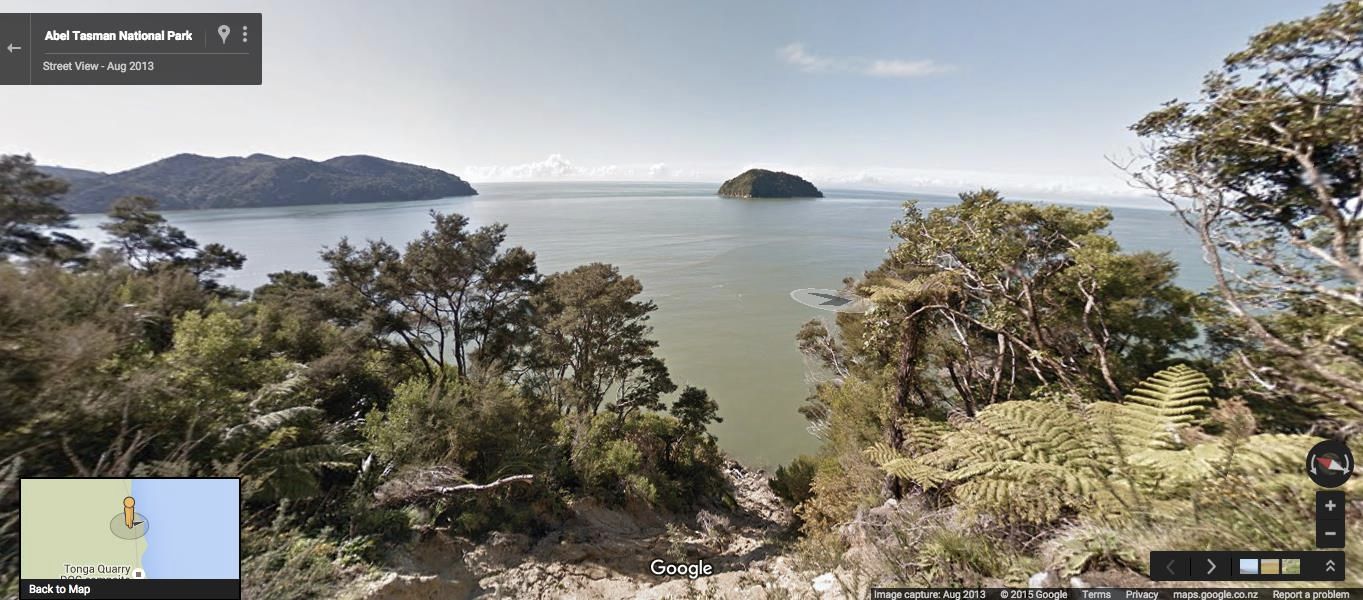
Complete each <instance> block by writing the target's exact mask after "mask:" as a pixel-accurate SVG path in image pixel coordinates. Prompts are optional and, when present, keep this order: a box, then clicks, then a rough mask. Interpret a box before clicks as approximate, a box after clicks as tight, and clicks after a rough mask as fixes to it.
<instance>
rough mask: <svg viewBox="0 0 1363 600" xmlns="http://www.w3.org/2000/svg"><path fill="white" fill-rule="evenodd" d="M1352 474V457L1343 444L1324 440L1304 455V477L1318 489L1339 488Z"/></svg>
mask: <svg viewBox="0 0 1363 600" xmlns="http://www.w3.org/2000/svg"><path fill="white" fill-rule="evenodd" d="M1353 473H1354V455H1353V453H1352V452H1349V447H1348V446H1345V445H1344V442H1338V441H1335V440H1325V441H1323V442H1321V443H1319V444H1316V445H1315V446H1312V447H1311V451H1310V452H1308V453H1306V475H1307V476H1308V477H1310V478H1311V481H1314V482H1316V485H1318V486H1320V487H1327V488H1333V487H1339V486H1341V485H1344V482H1346V481H1348V480H1349V476H1351V475H1353Z"/></svg>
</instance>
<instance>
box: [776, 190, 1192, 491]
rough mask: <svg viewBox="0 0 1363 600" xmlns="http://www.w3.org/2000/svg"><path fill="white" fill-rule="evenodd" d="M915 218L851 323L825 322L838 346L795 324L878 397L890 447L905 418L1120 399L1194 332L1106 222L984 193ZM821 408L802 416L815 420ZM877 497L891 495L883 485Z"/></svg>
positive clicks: (1153, 259)
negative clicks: (1050, 397)
mask: <svg viewBox="0 0 1363 600" xmlns="http://www.w3.org/2000/svg"><path fill="white" fill-rule="evenodd" d="M960 198H961V201H960V203H959V204H957V205H954V206H949V207H945V208H939V209H935V210H933V211H931V212H928V213H923V212H922V211H920V210H919V209H918V208H917V206H916V205H915V204H914V203H909V204H908V205H907V206H906V208H905V213H904V217H903V218H902V219H901V220H899V221H898V222H896V223H895V224H894V226H893V228H892V231H893V232H894V234H895V235H896V237H898V238H899V239H900V240H901V241H900V243H899V244H898V245H897V246H896V247H895V248H894V249H893V250H892V251H891V253H890V257H889V258H888V259H887V260H886V261H885V262H884V263H883V264H882V265H881V266H880V267H879V268H878V269H877V270H875V271H873V272H871V273H869V274H868V276H867V278H866V280H865V281H864V282H862V283H861V284H860V285H859V286H858V288H859V289H860V290H861V291H862V292H863V293H865V294H867V295H869V296H871V300H872V302H873V304H874V309H873V310H872V311H870V312H869V313H867V314H865V315H853V314H844V315H840V316H839V324H840V325H841V330H842V335H843V337H844V340H845V341H844V343H842V344H838V343H836V342H834V341H833V340H832V338H831V334H829V333H828V330H827V328H825V327H822V326H821V325H818V324H815V325H807V326H806V327H805V328H804V329H803V330H802V331H801V333H800V335H799V337H798V340H799V343H800V346H801V348H802V349H803V350H804V351H805V352H806V353H807V354H810V355H812V356H813V357H814V358H816V359H817V360H818V361H819V362H821V363H822V364H824V365H825V366H827V367H828V368H829V369H830V370H831V371H833V372H834V373H835V374H838V377H839V380H845V379H847V377H848V375H849V374H851V375H856V376H858V377H861V378H864V379H867V380H871V381H880V380H883V379H888V380H889V381H888V382H887V384H888V385H887V387H888V388H889V389H890V390H891V392H890V397H889V398H888V399H887V406H886V410H885V414H884V416H883V418H884V432H885V439H884V441H885V443H886V444H888V445H889V446H890V447H891V448H896V449H903V448H904V445H905V443H906V441H907V440H908V436H909V435H910V432H908V431H907V430H906V423H908V422H909V420H910V418H911V417H930V418H934V419H942V418H945V417H946V416H947V415H948V414H950V413H953V412H960V413H963V414H964V415H965V416H973V415H975V414H976V413H977V412H978V411H979V410H981V409H982V408H984V407H985V406H988V405H991V404H995V403H998V402H1002V401H1005V400H1010V399H1019V398H1027V397H1031V396H1033V395H1037V394H1046V393H1053V392H1056V393H1061V394H1073V393H1079V394H1082V395H1086V396H1097V397H1101V398H1107V399H1117V398H1121V397H1122V395H1123V392H1124V390H1125V387H1126V386H1129V385H1131V384H1133V383H1134V382H1135V381H1137V380H1138V379H1139V378H1140V377H1142V376H1144V375H1146V374H1148V373H1149V372H1150V371H1152V370H1153V369H1156V368H1158V367H1159V366H1161V365H1162V363H1164V362H1165V361H1167V360H1169V359H1170V358H1171V357H1172V356H1173V355H1175V353H1177V352H1178V351H1179V350H1181V349H1182V348H1183V347H1184V345H1185V344H1186V343H1187V342H1188V341H1189V340H1191V339H1193V338H1194V337H1195V335H1196V329H1195V326H1194V323H1193V320H1192V308H1193V301H1194V297H1193V295H1192V294H1191V293H1190V292H1188V291H1187V290H1184V289H1182V288H1179V287H1177V286H1175V285H1174V284H1173V279H1174V276H1175V274H1176V272H1177V269H1176V266H1175V263H1174V262H1173V261H1172V260H1171V259H1169V258H1168V257H1167V256H1163V255H1159V254H1153V253H1146V252H1142V253H1124V252H1121V249H1120V248H1119V247H1118V245H1117V243H1116V242H1115V241H1114V240H1113V239H1112V238H1111V236H1109V235H1107V233H1106V227H1107V225H1108V223H1109V222H1110V221H1111V218H1112V215H1111V213H1109V212H1108V211H1107V210H1105V209H1096V210H1091V211H1083V210H1078V209H1075V208H1069V207H1062V206H1054V205H1050V206H1045V205H1035V204H1029V203H1025V202H1008V201H1005V200H1004V198H1003V197H1002V196H1001V195H999V194H998V193H997V192H995V191H993V190H981V191H978V192H972V193H966V194H961V197H960ZM826 413H827V405H826V404H823V403H819V402H816V403H814V404H812V405H811V406H810V407H809V408H808V409H807V414H808V415H810V416H813V417H815V419H816V420H819V421H824V422H826V420H827V414H826ZM885 492H886V493H888V494H889V495H891V496H895V495H898V494H899V493H901V492H902V490H900V489H899V483H898V482H897V481H895V480H894V479H893V478H890V479H887V480H886V488H885Z"/></svg>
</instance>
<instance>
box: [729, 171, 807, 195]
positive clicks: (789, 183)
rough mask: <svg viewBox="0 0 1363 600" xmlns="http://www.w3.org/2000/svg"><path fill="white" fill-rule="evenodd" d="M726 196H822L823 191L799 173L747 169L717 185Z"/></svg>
mask: <svg viewBox="0 0 1363 600" xmlns="http://www.w3.org/2000/svg"><path fill="white" fill-rule="evenodd" d="M719 195H720V196H724V197H727V198H822V197H823V192H820V191H819V188H816V187H814V184H812V183H810V182H808V181H805V180H804V178H802V177H800V176H799V175H791V174H790V173H786V172H784V171H768V170H767V169H748V170H747V171H744V172H743V173H741V174H739V175H738V176H737V177H734V178H733V179H730V180H728V181H725V182H724V183H723V185H720V186H719Z"/></svg>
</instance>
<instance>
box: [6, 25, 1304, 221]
mask: <svg viewBox="0 0 1363 600" xmlns="http://www.w3.org/2000/svg"><path fill="white" fill-rule="evenodd" d="M1320 4H1321V3H1317V2H1284V1H1281V0H1277V1H1251V0H1204V1H1198V2H1186V1H1177V2H1176V1H1141V2H1091V1H1089V2H1079V1H1063V2H1062V1H1048V2H985V1H963V2H946V1H942V2H857V3H841V2H793V1H780V2H777V1H769V2H736V1H718V0H715V1H686V2H677V1H675V0H672V1H656V2H655V1H618V2H614V1H585V2H565V1H562V0H559V1H545V2H530V1H502V2H493V1H488V2H435V1H432V2H416V1H397V2H359V1H353V2H334V1H333V2H322V1H307V2H305V1H290V2H259V1H256V2H252V1H235V0H234V1H198V2H173V1H161V2H158V1H137V2H132V1H129V2H119V3H114V4H112V5H113V6H116V8H117V9H118V10H121V11H128V12H141V11H149V12H150V11H181V10H201V11H224V12H262V13H264V25H263V32H262V33H263V40H264V43H265V61H266V65H265V84H264V85H262V86H259V87H131V86H130V87H121V88H118V87H105V88H97V87H81V88H70V87H31V88H30V87H8V88H3V89H0V94H3V96H0V98H2V99H3V102H4V104H5V105H7V107H17V109H18V110H19V111H22V112H21V113H18V114H23V115H25V117H23V118H19V119H18V120H17V122H16V121H15V120H13V119H11V121H10V122H9V123H7V124H6V127H5V129H6V131H5V135H3V136H0V151H4V152H31V153H32V154H34V156H35V158H37V159H38V160H39V161H40V162H45V163H52V164H62V165H67V166H76V167H86V168H94V169H100V170H118V169H123V168H128V167H131V166H135V165H137V164H141V163H144V162H147V161H150V160H155V159H157V158H161V157H164V156H166V155H169V154H174V153H178V152H196V153H201V154H208V155H241V154H250V153H253V152H266V153H270V154H276V155H282V156H305V157H309V158H318V159H321V158H327V157H330V156H333V155H337V154H348V153H367V154H375V155H379V156H384V157H388V158H394V159H398V160H404V161H409V162H415V163H420V164H426V165H431V166H435V167H439V168H444V169H447V170H450V171H453V172H455V173H458V174H460V175H463V176H465V177H467V178H470V179H473V180H475V181H485V180H498V179H648V178H663V179H695V180H706V181H717V180H720V179H723V178H724V177H726V176H728V175H731V174H733V173H736V172H737V171H738V170H741V169H742V168H746V167H748V166H758V165H760V166H770V167H780V168H788V169H792V170H796V171H798V172H801V173H803V174H806V175H807V176H809V177H810V178H811V179H812V180H814V181H815V182H816V183H823V184H825V185H849V186H852V185H866V186H878V187H895V186H900V187H903V186H911V187H929V188H931V187H939V188H943V189H947V188H955V187H961V186H966V185H984V184H988V185H998V186H1001V187H1003V188H1005V190H1006V191H1007V190H1010V189H1012V190H1014V191H1017V192H1022V193H1026V192H1038V191H1049V192H1056V193H1066V194H1086V193H1094V194H1111V193H1120V190H1122V189H1123V187H1124V186H1123V184H1122V181H1121V179H1120V177H1119V174H1118V173H1117V172H1116V170H1115V169H1114V168H1113V167H1112V166H1110V165H1109V164H1108V162H1107V160H1106V158H1105V157H1106V156H1120V155H1123V154H1124V153H1125V152H1127V151H1128V150H1129V149H1132V148H1134V147H1135V146H1136V144H1137V142H1136V140H1135V138H1134V137H1132V136H1131V135H1130V134H1129V133H1128V132H1127V131H1126V129H1125V128H1126V126H1127V125H1129V124H1130V123H1132V122H1133V121H1135V120H1136V119H1138V118H1139V117H1140V116H1141V115H1142V114H1144V113H1145V112H1148V111H1149V110H1152V109H1154V108H1155V107H1157V106H1158V104H1159V103H1160V102H1163V101H1165V100H1169V99H1171V98H1174V97H1176V96H1178V97H1187V96H1190V95H1192V94H1193V93H1195V92H1196V89H1197V84H1198V83H1199V82H1200V80H1201V77H1202V75H1203V74H1204V73H1205V72H1207V71H1208V70H1210V69H1211V68H1213V67H1214V66H1215V65H1216V64H1217V63H1218V61H1219V60H1220V59H1221V58H1222V57H1223V56H1225V55H1226V54H1227V53H1229V52H1231V51H1233V50H1235V49H1237V48H1239V47H1242V46H1243V45H1244V43H1245V41H1246V39H1247V38H1248V37H1249V36H1250V35H1251V34H1252V33H1254V32H1256V31H1258V30H1259V29H1261V28H1262V27H1264V26H1265V25H1268V24H1270V23H1273V22H1276V21H1280V20H1284V19H1289V18H1298V17H1302V16H1306V15H1308V14H1311V13H1313V12H1315V11H1316V10H1317V9H1318V7H1319V6H1320ZM110 6H111V3H107V2H78V1H67V0H46V1H41V2H39V1H18V2H10V3H8V4H7V6H6V10H9V11H19V12H22V11H29V10H32V11H45V12H50V11H85V10H90V11H94V10H109V9H110V8H109V7H110ZM11 114H15V113H11Z"/></svg>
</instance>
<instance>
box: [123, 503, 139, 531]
mask: <svg viewBox="0 0 1363 600" xmlns="http://www.w3.org/2000/svg"><path fill="white" fill-rule="evenodd" d="M136 503H137V501H136V500H133V497H132V496H128V497H127V498H124V499H123V524H124V525H127V526H128V529H132V528H133V525H137V524H138V523H134V522H133V514H134V513H133V505H134V504H136Z"/></svg>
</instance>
